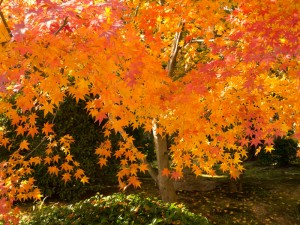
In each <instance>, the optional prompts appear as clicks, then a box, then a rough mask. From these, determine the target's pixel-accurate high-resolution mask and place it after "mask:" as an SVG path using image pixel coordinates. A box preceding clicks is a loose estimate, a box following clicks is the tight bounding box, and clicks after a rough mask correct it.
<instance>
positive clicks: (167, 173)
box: [161, 168, 171, 177]
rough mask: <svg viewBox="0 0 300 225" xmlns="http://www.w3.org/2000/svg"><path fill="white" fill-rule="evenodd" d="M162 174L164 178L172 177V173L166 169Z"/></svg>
mask: <svg viewBox="0 0 300 225" xmlns="http://www.w3.org/2000/svg"><path fill="white" fill-rule="evenodd" d="M161 174H162V175H163V176H166V177H168V176H170V174H171V172H170V170H169V169H167V168H164V169H163V170H162V171H161Z"/></svg>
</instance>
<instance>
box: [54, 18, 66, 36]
mask: <svg viewBox="0 0 300 225" xmlns="http://www.w3.org/2000/svg"><path fill="white" fill-rule="evenodd" d="M68 18H69V16H67V17H66V18H65V19H64V21H63V24H62V25H61V26H60V27H59V28H58V30H57V31H55V33H54V35H57V34H58V33H59V32H60V31H61V30H62V29H64V27H65V26H67V24H68Z"/></svg>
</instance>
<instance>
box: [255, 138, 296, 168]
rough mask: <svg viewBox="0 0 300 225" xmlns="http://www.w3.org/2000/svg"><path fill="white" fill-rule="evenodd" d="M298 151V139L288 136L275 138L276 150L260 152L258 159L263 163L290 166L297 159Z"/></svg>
mask: <svg viewBox="0 0 300 225" xmlns="http://www.w3.org/2000/svg"><path fill="white" fill-rule="evenodd" d="M296 153H297V141H295V140H294V139H292V138H290V137H288V136H287V137H283V138H277V139H275V140H274V150H273V151H272V152H265V151H262V152H260V153H259V155H258V160H259V161H260V163H261V164H263V165H276V166H279V167H284V166H289V165H290V164H291V163H292V162H293V161H294V160H295V159H296Z"/></svg>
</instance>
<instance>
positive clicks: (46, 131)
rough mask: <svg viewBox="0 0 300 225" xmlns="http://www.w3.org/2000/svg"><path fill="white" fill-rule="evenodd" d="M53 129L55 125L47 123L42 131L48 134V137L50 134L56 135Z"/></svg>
mask: <svg viewBox="0 0 300 225" xmlns="http://www.w3.org/2000/svg"><path fill="white" fill-rule="evenodd" d="M52 127H53V124H50V123H48V122H47V123H45V124H44V127H43V129H42V132H43V133H44V134H46V136H48V135H49V133H54V131H53V129H52Z"/></svg>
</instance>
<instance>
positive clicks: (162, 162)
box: [153, 122, 176, 202]
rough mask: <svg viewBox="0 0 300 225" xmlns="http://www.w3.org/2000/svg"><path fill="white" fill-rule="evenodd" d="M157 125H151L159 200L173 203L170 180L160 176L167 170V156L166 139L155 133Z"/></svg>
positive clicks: (173, 195)
mask: <svg viewBox="0 0 300 225" xmlns="http://www.w3.org/2000/svg"><path fill="white" fill-rule="evenodd" d="M156 129H157V124H156V123H155V122H154V123H153V137H154V144H155V152H156V157H157V166H158V175H157V182H158V187H159V191H160V195H161V198H162V200H163V201H164V202H175V201H176V192H175V188H174V184H173V180H171V179H170V178H169V177H167V176H163V175H162V170H163V169H165V168H167V169H169V154H168V147H167V138H166V137H162V136H161V135H160V134H158V133H157V132H156Z"/></svg>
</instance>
